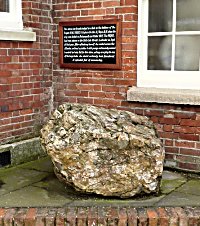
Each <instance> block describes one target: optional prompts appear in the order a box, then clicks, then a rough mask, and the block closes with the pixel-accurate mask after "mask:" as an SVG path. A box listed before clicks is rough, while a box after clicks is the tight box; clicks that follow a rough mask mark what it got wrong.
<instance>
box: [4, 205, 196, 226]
mask: <svg viewBox="0 0 200 226" xmlns="http://www.w3.org/2000/svg"><path fill="white" fill-rule="evenodd" d="M199 224H200V209H199V208H191V207H187V208H181V207H173V208H172V207H165V208H162V207H158V208H114V207H113V208H112V207H110V208H104V207H100V208H97V207H90V208H87V207H84V208H83V207H79V208H76V207H69V208H57V209H55V208H54V209H52V208H51V209H48V208H27V209H26V208H20V209H14V208H11V209H6V208H1V209H0V225H24V226H28V225H31V226H33V225H36V226H37V225H38V226H43V225H44V226H45V225H49V226H50V225H56V226H63V225H79V226H86V225H88V226H90V225H91V226H92V225H93V226H94V225H120V226H122V225H124V226H125V225H130V226H137V225H149V226H165V225H166V226H167V225H173V226H178V225H184V226H189V225H193V226H194V225H199Z"/></svg>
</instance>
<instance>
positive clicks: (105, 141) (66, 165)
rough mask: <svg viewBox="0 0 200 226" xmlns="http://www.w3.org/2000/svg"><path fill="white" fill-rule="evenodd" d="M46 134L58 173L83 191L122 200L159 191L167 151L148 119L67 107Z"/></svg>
mask: <svg viewBox="0 0 200 226" xmlns="http://www.w3.org/2000/svg"><path fill="white" fill-rule="evenodd" d="M41 134H42V139H41V141H42V144H43V146H44V147H45V149H46V151H47V153H48V154H49V155H50V156H51V159H52V162H53V164H54V170H55V174H56V175H57V177H58V178H59V179H60V180H62V181H64V182H65V183H66V184H68V185H71V186H73V187H74V188H75V189H76V190H78V191H82V192H86V193H96V194H100V195H104V196H118V197H121V198H127V197H133V196H135V195H137V194H144V193H147V194H149V193H155V192H158V191H159V185H160V183H159V182H160V178H161V175H162V171H163V160H164V151H163V148H162V145H161V141H160V139H158V137H157V135H156V130H155V127H154V125H153V123H152V122H151V121H149V120H148V119H147V118H146V117H143V116H138V115H136V114H133V113H131V112H128V111H119V110H111V109H104V108H98V107H95V106H92V105H83V104H68V103H67V104H63V105H61V106H59V107H58V109H57V110H55V111H54V113H53V115H52V117H51V118H50V120H49V121H48V122H47V124H46V125H45V126H44V127H43V129H42V130H41Z"/></svg>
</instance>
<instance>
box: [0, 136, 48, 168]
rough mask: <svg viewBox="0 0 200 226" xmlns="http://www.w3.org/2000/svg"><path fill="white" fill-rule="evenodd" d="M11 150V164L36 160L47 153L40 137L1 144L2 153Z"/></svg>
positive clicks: (0, 150)
mask: <svg viewBox="0 0 200 226" xmlns="http://www.w3.org/2000/svg"><path fill="white" fill-rule="evenodd" d="M8 151H9V152H10V155H11V164H10V165H11V166H15V165H19V164H21V163H24V162H29V161H32V160H36V159H38V158H40V157H44V156H45V155H46V154H45V152H44V150H43V148H42V146H41V143H40V139H39V138H38V137H36V138H32V139H29V140H23V141H20V142H15V143H12V144H5V145H1V146H0V153H2V152H8Z"/></svg>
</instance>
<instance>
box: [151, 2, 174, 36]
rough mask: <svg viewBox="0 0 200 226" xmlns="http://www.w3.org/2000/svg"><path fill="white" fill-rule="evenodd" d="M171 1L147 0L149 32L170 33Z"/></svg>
mask: <svg viewBox="0 0 200 226" xmlns="http://www.w3.org/2000/svg"><path fill="white" fill-rule="evenodd" d="M172 7H173V3H172V0H149V32H163V31H172V12H173V10H172Z"/></svg>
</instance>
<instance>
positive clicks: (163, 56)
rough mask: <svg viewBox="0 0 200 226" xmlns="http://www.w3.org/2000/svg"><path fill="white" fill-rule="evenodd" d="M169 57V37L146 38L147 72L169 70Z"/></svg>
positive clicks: (170, 46)
mask: <svg viewBox="0 0 200 226" xmlns="http://www.w3.org/2000/svg"><path fill="white" fill-rule="evenodd" d="M171 56H172V38H171V36H162V37H149V38H148V70H170V69H171Z"/></svg>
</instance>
